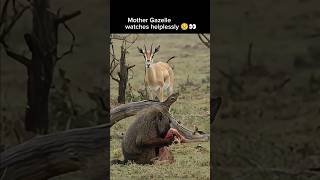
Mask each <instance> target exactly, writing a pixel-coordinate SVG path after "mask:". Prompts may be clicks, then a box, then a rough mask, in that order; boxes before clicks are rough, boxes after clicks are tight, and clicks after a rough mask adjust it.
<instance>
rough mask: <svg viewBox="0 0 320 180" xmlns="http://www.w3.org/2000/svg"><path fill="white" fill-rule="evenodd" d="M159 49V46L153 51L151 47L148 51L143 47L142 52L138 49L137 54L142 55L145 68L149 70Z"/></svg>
mask: <svg viewBox="0 0 320 180" xmlns="http://www.w3.org/2000/svg"><path fill="white" fill-rule="evenodd" d="M159 49H160V45H159V46H158V47H157V48H155V49H154V51H153V49H152V45H151V48H150V49H149V50H147V48H146V46H144V50H142V49H141V48H139V47H138V50H139V52H140V53H141V54H143V57H144V64H145V67H146V68H150V66H151V64H152V63H153V56H154V55H155V54H156V53H157V52H158V51H159Z"/></svg>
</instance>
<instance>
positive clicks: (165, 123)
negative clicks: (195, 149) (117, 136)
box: [122, 106, 174, 164]
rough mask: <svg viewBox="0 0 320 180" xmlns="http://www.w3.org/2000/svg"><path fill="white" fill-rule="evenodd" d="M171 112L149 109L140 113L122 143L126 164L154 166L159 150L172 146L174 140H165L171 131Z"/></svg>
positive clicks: (156, 108)
mask: <svg viewBox="0 0 320 180" xmlns="http://www.w3.org/2000/svg"><path fill="white" fill-rule="evenodd" d="M168 114H169V112H168V111H167V110H166V109H163V108H159V107H154V106H151V107H148V108H146V109H144V110H142V111H141V112H140V113H138V115H137V118H136V120H135V121H134V122H133V123H132V124H131V125H130V127H129V128H128V130H127V133H126V134H125V137H124V138H123V141H122V153H123V156H124V162H127V161H133V162H135V163H138V164H152V163H153V161H152V159H154V158H156V157H158V156H159V149H160V148H162V147H164V146H169V145H170V144H172V142H173V140H174V138H171V139H165V136H166V134H167V132H168V130H169V129H170V123H171V121H170V118H169V116H168Z"/></svg>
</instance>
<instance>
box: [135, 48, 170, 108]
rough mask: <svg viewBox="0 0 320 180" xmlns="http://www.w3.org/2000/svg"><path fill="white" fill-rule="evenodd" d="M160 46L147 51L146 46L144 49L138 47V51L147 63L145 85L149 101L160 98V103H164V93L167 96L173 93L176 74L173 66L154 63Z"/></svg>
mask: <svg viewBox="0 0 320 180" xmlns="http://www.w3.org/2000/svg"><path fill="white" fill-rule="evenodd" d="M159 49H160V45H159V46H158V47H157V48H155V49H154V50H153V49H152V45H151V48H150V49H149V50H147V48H146V46H144V49H141V48H139V47H138V50H139V52H140V53H141V54H143V57H144V62H145V75H144V84H145V86H146V88H147V92H148V95H149V99H152V100H153V99H154V98H155V96H157V97H158V99H159V101H161V102H163V101H164V97H163V93H164V92H165V91H167V96H170V95H171V94H172V93H173V83H174V74H173V71H172V68H171V66H170V65H169V64H168V63H165V62H156V63H154V61H153V56H154V55H155V54H156V53H157V52H159Z"/></svg>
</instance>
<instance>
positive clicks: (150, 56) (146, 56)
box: [143, 50, 154, 68]
mask: <svg viewBox="0 0 320 180" xmlns="http://www.w3.org/2000/svg"><path fill="white" fill-rule="evenodd" d="M153 54H154V53H152V50H149V51H146V52H144V54H143V56H144V60H145V66H146V68H149V67H150V65H151V64H152V63H153Z"/></svg>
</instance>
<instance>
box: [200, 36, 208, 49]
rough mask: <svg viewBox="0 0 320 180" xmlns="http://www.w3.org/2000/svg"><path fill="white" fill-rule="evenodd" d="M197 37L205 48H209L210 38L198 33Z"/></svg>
mask: <svg viewBox="0 0 320 180" xmlns="http://www.w3.org/2000/svg"><path fill="white" fill-rule="evenodd" d="M198 37H199V39H200V41H201V42H202V43H203V44H204V45H205V46H206V47H207V48H210V39H209V38H208V37H207V36H206V35H204V34H198Z"/></svg>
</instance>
